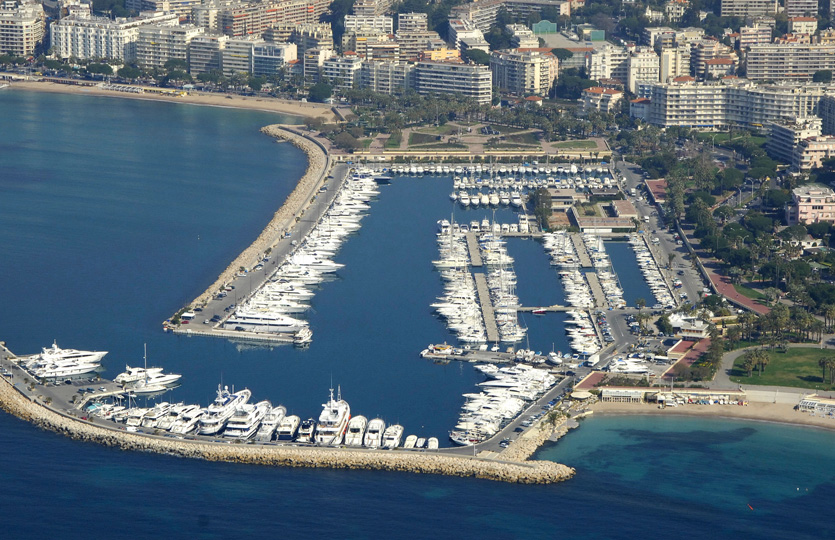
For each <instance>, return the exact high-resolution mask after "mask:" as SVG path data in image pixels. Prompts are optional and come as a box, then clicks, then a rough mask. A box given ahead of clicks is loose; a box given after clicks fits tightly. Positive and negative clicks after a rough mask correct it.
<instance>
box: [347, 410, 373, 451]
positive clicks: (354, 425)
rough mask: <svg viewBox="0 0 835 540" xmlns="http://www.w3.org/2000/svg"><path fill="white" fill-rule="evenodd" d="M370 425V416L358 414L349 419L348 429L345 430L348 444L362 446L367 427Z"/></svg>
mask: <svg viewBox="0 0 835 540" xmlns="http://www.w3.org/2000/svg"><path fill="white" fill-rule="evenodd" d="M367 427H368V418H366V417H364V416H362V415H358V416H355V417H353V418H351V420H350V421H348V431H346V432H345V445H346V446H362V439H363V437H364V436H365V429H366V428H367Z"/></svg>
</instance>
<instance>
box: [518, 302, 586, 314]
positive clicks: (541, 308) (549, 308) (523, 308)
mask: <svg viewBox="0 0 835 540" xmlns="http://www.w3.org/2000/svg"><path fill="white" fill-rule="evenodd" d="M516 311H522V312H527V313H531V312H534V311H547V312H555V311H578V308H576V307H574V306H563V305H561V304H554V305H553V306H538V307H531V306H520V307H518V308H516Z"/></svg>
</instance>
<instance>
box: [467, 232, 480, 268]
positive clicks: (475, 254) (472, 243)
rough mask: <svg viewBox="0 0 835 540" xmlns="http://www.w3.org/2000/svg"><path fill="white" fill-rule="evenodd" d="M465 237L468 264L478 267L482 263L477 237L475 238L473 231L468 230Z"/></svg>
mask: <svg viewBox="0 0 835 540" xmlns="http://www.w3.org/2000/svg"><path fill="white" fill-rule="evenodd" d="M466 238H467V250H468V251H469V252H470V266H472V267H475V268H479V267H481V266H482V265H483V264H484V263H483V261H482V260H481V250H480V249H478V239H477V238H476V236H475V233H474V232H468V233H467V235H466Z"/></svg>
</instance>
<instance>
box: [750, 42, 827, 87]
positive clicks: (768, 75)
mask: <svg viewBox="0 0 835 540" xmlns="http://www.w3.org/2000/svg"><path fill="white" fill-rule="evenodd" d="M747 59H748V61H747V67H748V71H747V77H748V78H749V79H751V80H781V79H782V80H785V79H791V80H797V81H808V80H811V79H812V76H813V75H814V74H815V72H816V71H820V70H835V44H826V45H805V44H783V45H779V44H772V45H755V46H752V47H751V49H750V50H749V51H748V55H747Z"/></svg>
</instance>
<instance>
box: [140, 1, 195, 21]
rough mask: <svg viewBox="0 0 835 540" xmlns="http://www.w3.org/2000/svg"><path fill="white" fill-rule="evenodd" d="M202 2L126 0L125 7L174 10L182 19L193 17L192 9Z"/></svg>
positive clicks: (147, 9) (145, 9)
mask: <svg viewBox="0 0 835 540" xmlns="http://www.w3.org/2000/svg"><path fill="white" fill-rule="evenodd" d="M200 4H201V0H125V8H126V9H130V10H133V11H136V12H142V11H172V12H174V13H176V14H177V15H179V16H180V19H182V20H185V19H191V10H193V9H194V8H195V7H197V6H199V5H200Z"/></svg>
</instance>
